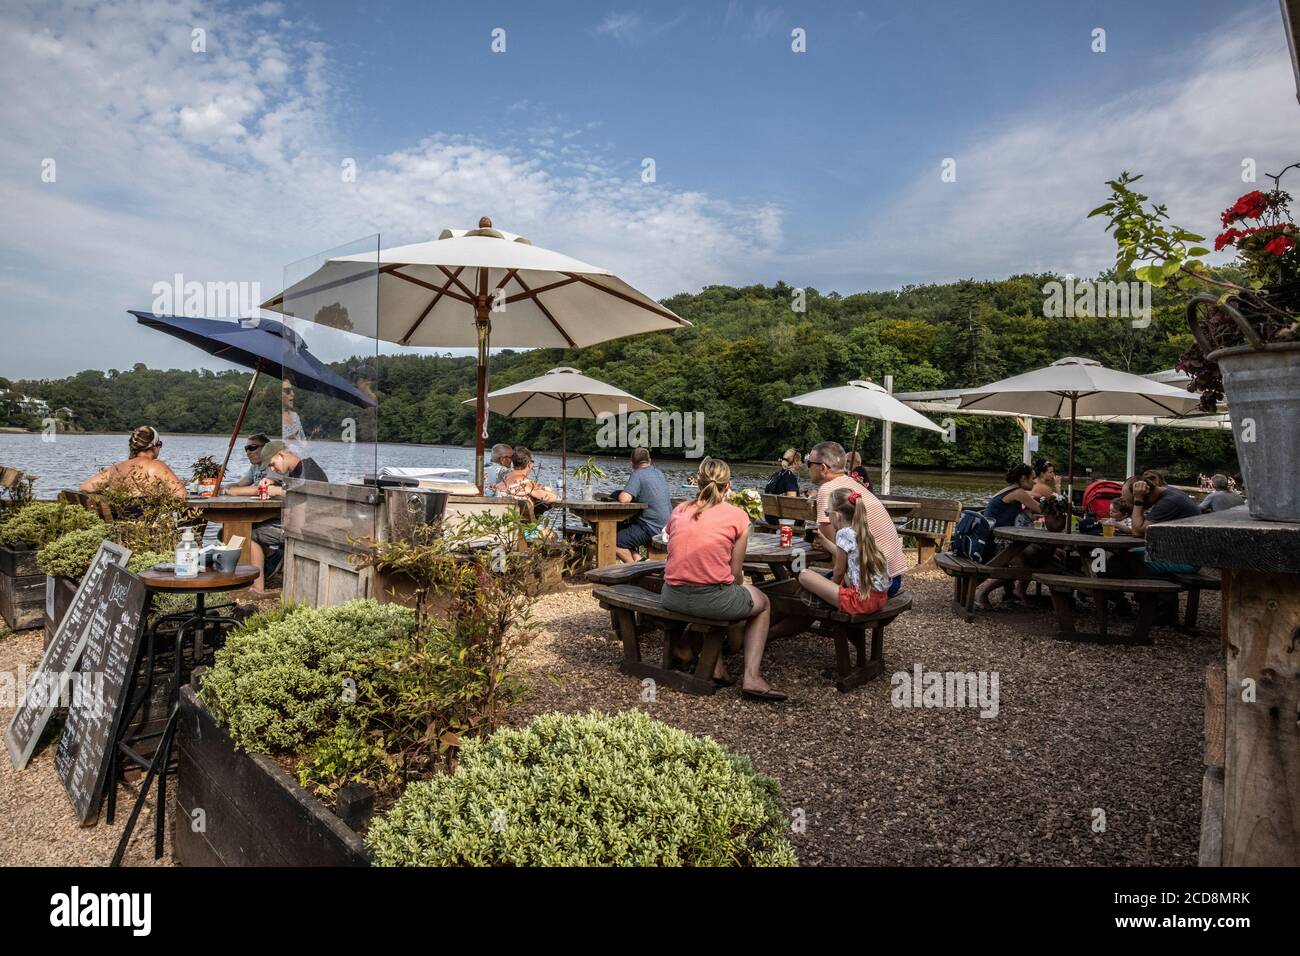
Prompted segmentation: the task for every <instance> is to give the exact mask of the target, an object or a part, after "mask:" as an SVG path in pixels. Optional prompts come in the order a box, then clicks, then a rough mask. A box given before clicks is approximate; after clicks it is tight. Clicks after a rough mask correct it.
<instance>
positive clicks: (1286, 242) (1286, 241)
mask: <svg viewBox="0 0 1300 956" xmlns="http://www.w3.org/2000/svg"><path fill="white" fill-rule="evenodd" d="M1294 247H1295V240H1294V239H1292V238H1291V237H1290V236H1276V237H1274V238H1273V239H1272V241H1270V242H1269V243H1268V244H1267V245H1265V246H1264V251H1265V252H1271V253H1273V255H1275V256H1284V255H1286V254H1287V253H1288V252H1290V251H1291V250H1292V249H1293V248H1294Z"/></svg>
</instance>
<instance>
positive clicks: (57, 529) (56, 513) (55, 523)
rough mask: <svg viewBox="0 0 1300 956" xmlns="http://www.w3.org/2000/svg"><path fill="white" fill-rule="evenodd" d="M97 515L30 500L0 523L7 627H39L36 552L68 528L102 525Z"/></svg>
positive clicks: (41, 604)
mask: <svg viewBox="0 0 1300 956" xmlns="http://www.w3.org/2000/svg"><path fill="white" fill-rule="evenodd" d="M102 524H103V522H102V521H100V519H99V516H98V515H95V514H93V513H91V512H89V511H87V510H86V509H84V508H80V507H78V506H76V505H68V504H64V503H63V502H61V501H33V502H30V503H29V504H26V505H24V506H22V507H21V508H19V509H17V510H16V511H14V512H13V513H12V514H11V515H10V516H9V517H8V518H7V519H6V520H5V521H3V522H0V616H3V618H4V621H5V624H6V625H7V626H8V627H9V629H10V630H14V631H19V630H25V629H27V628H32V627H39V626H40V625H41V622H42V619H43V612H44V609H45V593H46V583H45V575H44V573H42V572H41V570H40V568H39V567H38V566H37V551H38V550H39V549H40V548H42V547H44V546H45V545H47V544H49V543H50V542H51V541H54V540H56V539H58V538H60V537H61V536H62V535H63V534H64V533H66V532H69V531H79V530H82V529H84V528H90V527H95V526H100V525H102Z"/></svg>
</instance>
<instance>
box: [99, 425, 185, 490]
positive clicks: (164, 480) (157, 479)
mask: <svg viewBox="0 0 1300 956" xmlns="http://www.w3.org/2000/svg"><path fill="white" fill-rule="evenodd" d="M162 446H163V443H162V438H161V437H160V436H159V434H158V429H156V428H154V427H153V426H152V425H141V426H140V427H139V428H137V429H135V431H133V432H131V439H130V443H129V446H128V447H129V451H130V454H128V455H127V457H126V458H125V459H123V460H122V461H119V462H118V463H117V464H115V465H109V466H108V467H107V468H105V469H104V470H103V471H101V472H99V473H98V474H96V475H94V476H92V477H90V478H87V479H86V480H85V481H83V482H82V483H81V488H80V490H81V491H84V492H95V491H102V490H103V489H104V488H106V487H108V486H109V485H116V484H119V483H122V484H125V485H126V486H127V487H129V488H130V489H131V490H133V491H137V492H141V493H146V492H152V491H155V490H157V489H159V488H161V489H163V490H165V491H166V492H167V493H169V494H170V495H171V496H172V497H173V498H180V499H184V498H185V483H184V482H183V481H181V480H180V479H179V478H177V477H176V472H174V471H172V470H171V469H170V468H168V467H167V464H166V463H165V462H163V461H162V460H161V459H160V458H159V457H158V456H159V453H160V452H161V451H162Z"/></svg>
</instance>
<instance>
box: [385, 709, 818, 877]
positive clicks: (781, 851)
mask: <svg viewBox="0 0 1300 956" xmlns="http://www.w3.org/2000/svg"><path fill="white" fill-rule="evenodd" d="M788 826H789V823H788V821H787V818H786V816H785V813H784V811H783V809H782V806H781V794H780V788H779V786H778V785H777V783H776V781H774V780H772V779H771V778H770V777H766V776H763V775H762V774H759V773H757V772H755V770H754V768H753V765H752V764H751V763H750V761H749V758H748V757H743V756H737V755H734V754H730V753H728V752H727V751H726V750H724V749H723V748H722V747H720V746H719V745H718V744H717V743H716V742H714V741H713V740H711V739H709V738H707V737H695V736H693V735H691V734H688V733H686V732H684V731H681V730H677V729H676V728H673V727H669V726H667V725H666V724H662V723H660V722H658V721H655V720H652V719H650V718H649V717H647V716H646V715H645V714H643V713H640V712H639V711H629V712H626V713H622V714H619V715H617V716H615V717H606V716H603V715H600V714H596V713H592V714H588V715H586V716H581V715H565V714H544V715H542V716H541V717H538V718H537V719H536V720H534V721H533V722H532V723H531V724H529V726H528V727H526V728H524V729H523V730H512V729H502V730H498V731H497V732H496V733H494V734H493V735H492V736H491V737H488V738H485V739H478V740H469V741H466V742H465V744H464V745H463V746H462V748H461V751H460V761H459V765H458V767H457V769H456V772H455V773H452V774H442V775H439V776H436V777H434V778H433V779H431V780H425V781H418V782H416V783H412V784H411V785H410V786H408V787H407V788H406V792H405V793H404V794H403V795H402V798H401V799H400V800H399V801H398V802H397V804H396V805H395V806H394V807H393V808H392V809H391V810H390V811H389V812H388V813H387V814H386V815H384V816H383V817H381V818H377V819H376V820H374V821H373V822H372V823H371V826H370V830H369V833H368V834H367V837H366V842H367V844H368V845H369V847H370V849H371V850H372V851H373V852H374V855H375V862H376V863H378V864H380V865H383V866H459V865H470V866H609V865H625V866H794V865H797V861H796V859H795V855H794V850H793V848H792V847H791V846H790V844H789V842H788V841H787V840H786V839H785V833H786V831H787V827H788Z"/></svg>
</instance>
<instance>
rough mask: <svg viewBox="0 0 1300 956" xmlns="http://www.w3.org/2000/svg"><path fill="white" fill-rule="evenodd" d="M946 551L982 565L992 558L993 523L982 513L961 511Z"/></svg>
mask: <svg viewBox="0 0 1300 956" xmlns="http://www.w3.org/2000/svg"><path fill="white" fill-rule="evenodd" d="M948 550H949V551H951V552H952V553H953V554H955V555H957V557H959V558H967V559H969V560H971V561H976V562H978V563H980V564H983V563H984V562H985V561H987V560H988V559H989V558H991V557H993V522H991V521H989V519H988V518H986V517H984V515H983V513H982V512H979V511H971V510H969V509H967V510H964V511H962V513H961V517H960V518H958V519H957V526H956V527H955V528H953V529H952V539H951V541H949V543H948Z"/></svg>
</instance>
